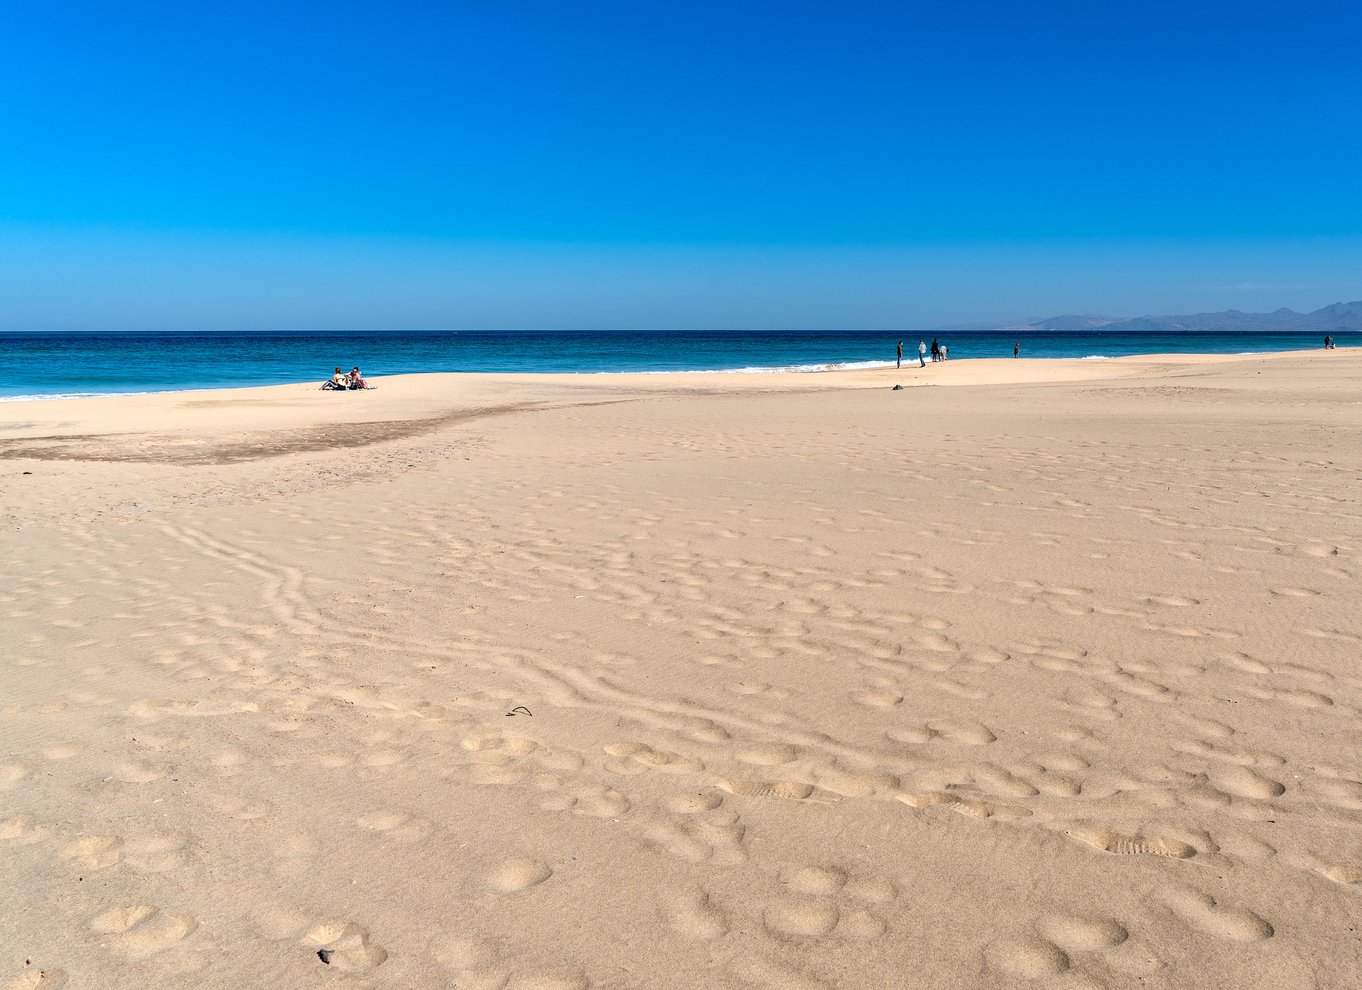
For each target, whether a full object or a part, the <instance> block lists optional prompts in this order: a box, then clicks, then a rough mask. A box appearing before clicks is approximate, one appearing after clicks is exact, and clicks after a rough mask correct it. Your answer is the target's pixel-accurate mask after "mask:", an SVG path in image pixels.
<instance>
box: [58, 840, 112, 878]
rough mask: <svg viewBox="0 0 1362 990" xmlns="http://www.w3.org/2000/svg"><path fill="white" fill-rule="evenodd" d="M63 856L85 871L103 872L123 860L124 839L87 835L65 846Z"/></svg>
mask: <svg viewBox="0 0 1362 990" xmlns="http://www.w3.org/2000/svg"><path fill="white" fill-rule="evenodd" d="M61 854H62V856H64V857H65V858H66V859H69V860H70V861H71V862H72V863H73V864H74V865H76V866H78V867H80V868H81V869H85V870H102V869H104V868H106V867H109V866H113V865H114V864H115V863H117V862H119V861H120V860H122V858H123V837H122V836H119V835H87V836H85V837H84V838H83V839H77V840H76V841H75V842H72V843H70V844H68V845H67V846H65V847H64V848H63V849H62V851H61Z"/></svg>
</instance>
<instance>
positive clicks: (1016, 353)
mask: <svg viewBox="0 0 1362 990" xmlns="http://www.w3.org/2000/svg"><path fill="white" fill-rule="evenodd" d="M1012 357H1014V358H1019V357H1021V341H1020V340H1014V341H1012Z"/></svg>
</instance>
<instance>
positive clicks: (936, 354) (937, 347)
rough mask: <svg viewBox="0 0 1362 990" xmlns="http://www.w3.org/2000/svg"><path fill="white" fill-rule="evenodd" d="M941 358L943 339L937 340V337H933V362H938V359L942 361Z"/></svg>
mask: <svg viewBox="0 0 1362 990" xmlns="http://www.w3.org/2000/svg"><path fill="white" fill-rule="evenodd" d="M940 360H941V341H939V340H937V339H936V338H935V337H933V338H932V363H936V362H937V361H940Z"/></svg>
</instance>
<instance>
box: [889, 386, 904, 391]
mask: <svg viewBox="0 0 1362 990" xmlns="http://www.w3.org/2000/svg"><path fill="white" fill-rule="evenodd" d="M890 391H893V392H902V391H903V386H902V385H895V386H894V387H893V388H892V389H891V390H890Z"/></svg>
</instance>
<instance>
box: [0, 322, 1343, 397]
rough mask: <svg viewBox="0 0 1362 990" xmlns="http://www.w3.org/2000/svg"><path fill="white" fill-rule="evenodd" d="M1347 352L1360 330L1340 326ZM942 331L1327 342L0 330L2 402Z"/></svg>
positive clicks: (1307, 336)
mask: <svg viewBox="0 0 1362 990" xmlns="http://www.w3.org/2000/svg"><path fill="white" fill-rule="evenodd" d="M1334 336H1335V338H1336V339H1337V341H1338V344H1339V346H1340V347H1355V346H1359V345H1362V333H1340V334H1335V335H1334ZM933 337H937V338H939V339H940V340H941V342H942V343H943V344H945V345H947V346H948V347H949V348H950V356H951V359H952V360H958V359H962V358H964V359H968V358H983V357H1011V356H1012V345H1013V342H1014V341H1019V342H1020V343H1021V355H1022V357H1023V358H1042V357H1043V358H1073V359H1083V358H1102V357H1119V356H1123V355H1130V354H1158V353H1170V352H1171V353H1197V352H1205V353H1218V354H1251V353H1259V352H1268V351H1285V350H1298V349H1306V348H1316V347H1321V346H1322V345H1323V336H1322V335H1321V334H1318V333H1214V332H1204V333H1168V332H1161V333H1103V332H1101V331H1099V330H1091V331H1043V332H1042V331H1031V332H1019V331H993V330H970V331H961V330H955V331H944V330H912V331H908V330H904V331H892V330H666V331H657V330H639V331H600V330H551V331H549V330H516V331H508V330H496V331H490V330H486V331H485V330H459V331H454V330H430V331H426V330H420V331H381V332H380V331H353V330H343V331H342V330H337V331H301V330H300V331H239V332H216V331H215V332H189V331H185V332H179V331H163V332H117V333H19V332H10V333H0V362H3V368H4V374H3V377H0V400H16V399H31V398H44V397H52V396H84V395H108V394H118V393H141V392H165V391H176V390H180V389H206V388H232V387H238V386H246V385H275V384H281V383H285V382H310V381H315V382H318V383H320V382H321V381H322V380H323V379H325V378H328V377H330V375H331V372H332V369H334V368H335V367H336V366H337V365H340V366H341V367H343V368H344V369H345V370H346V371H349V370H350V369H351V368H352V367H354V366H355V365H359V366H360V368H361V369H362V370H363V373H364V375H365V376H366V377H373V378H381V377H382V376H384V375H397V374H407V373H412V372H422V371H456V372H457V371H464V372H479V371H481V372H520V371H524V372H612V371H642V372H650V371H651V372H660V371H731V372H760V371H772V370H796V371H810V372H813V371H823V370H827V369H831V368H857V367H874V366H877V365H883V364H892V363H893V361H894V345H895V344H896V343H897V341H898V340H899V339H900V338H902V339H903V341H904V348H903V349H904V359H905V361H906V360H908V358H909V355H910V354H913V353H916V350H917V342H918V340H919V339H926V340H927V342H928V344H930V343H931V340H932V338H933Z"/></svg>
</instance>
